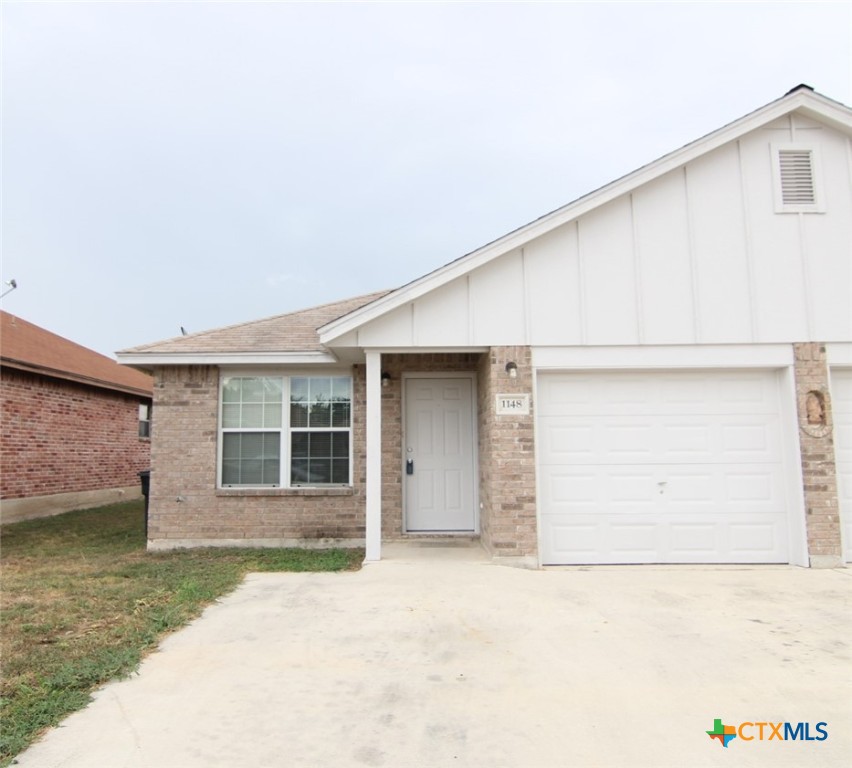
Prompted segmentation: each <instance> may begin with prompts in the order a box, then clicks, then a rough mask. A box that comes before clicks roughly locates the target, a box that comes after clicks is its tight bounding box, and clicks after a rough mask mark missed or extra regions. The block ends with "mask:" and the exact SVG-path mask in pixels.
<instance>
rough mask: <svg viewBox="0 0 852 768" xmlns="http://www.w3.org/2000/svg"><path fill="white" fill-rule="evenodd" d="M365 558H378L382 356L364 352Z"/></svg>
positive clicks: (380, 486) (380, 505) (380, 489)
mask: <svg viewBox="0 0 852 768" xmlns="http://www.w3.org/2000/svg"><path fill="white" fill-rule="evenodd" d="M366 422H367V424H366V426H367V489H366V491H367V521H366V522H367V525H366V539H367V555H366V557H365V558H364V561H365V562H370V561H375V560H381V559H382V354H381V352H375V351H372V350H367V418H366Z"/></svg>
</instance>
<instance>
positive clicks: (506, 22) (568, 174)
mask: <svg viewBox="0 0 852 768" xmlns="http://www.w3.org/2000/svg"><path fill="white" fill-rule="evenodd" d="M0 13H1V14H2V40H0V42H2V160H3V165H2V243H0V244H1V245H2V279H3V280H4V281H8V280H10V279H12V278H15V279H16V280H17V282H18V285H19V287H18V289H17V290H16V291H14V292H12V293H11V294H9V295H7V296H6V297H5V298H4V299H3V300H2V308H3V309H5V310H6V311H7V312H11V313H13V314H15V315H18V316H20V317H22V318H24V319H26V320H29V321H31V322H33V323H36V324H37V325H40V326H42V327H45V328H47V329H48V330H51V331H53V332H55V333H58V334H60V335H62V336H65V337H66V338H69V339H71V340H73V341H76V342H78V343H80V344H83V345H85V346H88V347H91V348H92V349H95V350H97V351H98V352H101V353H104V354H110V355H111V354H112V353H113V352H114V351H115V350H119V349H124V348H127V347H131V346H135V345H137V344H143V343H147V342H151V341H156V340H159V339H164V338H168V337H171V336H175V335H179V333H180V327H181V326H185V327H186V328H187V330H188V331H191V332H192V331H200V330H205V329H209V328H214V327H218V326H222V325H229V324H232V323H236V322H242V321H246V320H253V319H258V318H261V317H266V316H269V315H275V314H280V313H283V312H289V311H293V310H296V309H300V308H304V307H308V306H312V305H315V304H321V303H325V302H328V301H335V300H338V299H343V298H347V297H350V296H355V295H359V294H362V293H368V292H371V291H374V290H379V289H384V288H394V287H398V286H400V285H403V284H405V283H407V282H409V281H410V280H413V279H415V278H417V277H419V276H421V275H423V274H425V273H427V272H430V271H431V270H433V269H435V268H437V267H440V266H442V265H443V264H445V263H447V262H449V261H452V260H453V259H456V258H458V257H459V256H461V255H463V254H465V253H467V252H469V251H471V250H473V249H475V248H477V247H479V246H481V245H483V244H484V243H486V242H489V241H491V240H493V239H495V238H497V237H500V236H501V235H503V234H505V233H506V232H508V231H510V230H512V229H515V228H516V227H518V226H521V225H523V224H525V223H527V222H529V221H531V220H532V219H535V218H537V217H538V216H540V215H542V214H544V213H547V212H548V211H551V210H553V209H555V208H558V207H560V206H562V205H564V204H565V203H568V202H570V201H571V200H573V199H575V198H577V197H579V196H581V195H583V194H585V193H587V192H589V191H591V190H593V189H595V188H597V187H599V186H601V185H603V184H606V183H607V182H609V181H611V180H613V179H615V178H617V177H619V176H622V175H623V174H625V173H628V172H630V171H632V170H634V169H635V168H637V167H639V166H641V165H643V164H645V163H647V162H649V161H651V160H654V159H656V158H657V157H659V156H660V155H662V154H665V153H667V152H669V151H671V150H673V149H676V148H678V147H680V146H682V145H683V144H685V143H687V142H689V141H692V140H694V139H696V138H698V137H700V136H702V135H704V134H706V133H708V132H710V131H713V130H715V129H716V128H719V127H721V126H722V125H723V124H725V123H727V122H730V121H731V120H734V119H737V118H738V117H741V116H742V115H744V114H745V113H747V112H749V111H751V110H753V109H756V108H758V107H760V106H763V105H764V104H766V103H768V102H770V101H772V100H774V99H776V98H778V97H780V96H782V95H783V94H784V93H785V92H786V91H788V90H789V89H790V88H792V87H793V86H795V85H797V84H798V83H801V82H806V83H808V84H810V85H812V86H814V87H815V88H816V89H817V91H819V92H821V93H823V94H825V95H826V96H829V97H831V98H833V99H836V100H838V101H842V102H844V103H846V104H850V105H852V4H850V3H848V2H846V3H820V2H806V3H720V2H714V3H707V4H702V3H671V4H667V3H654V4H650V3H648V4H645V3H638V2H631V3H625V4H621V3H590V4H585V3H486V2H479V3H437V2H430V3H393V2H389V3H357V2H346V3H322V4H320V3H305V4H303V3H277V2H266V3H251V2H233V3H224V2H217V3H205V2H186V3H183V2H98V3H94V2H91V3H75V2H57V3H49V2H41V3H35V2H21V3H18V2H9V0H5V2H3V3H2V6H0ZM3 287H4V289H5V287H6V286H3ZM0 343H2V340H0Z"/></svg>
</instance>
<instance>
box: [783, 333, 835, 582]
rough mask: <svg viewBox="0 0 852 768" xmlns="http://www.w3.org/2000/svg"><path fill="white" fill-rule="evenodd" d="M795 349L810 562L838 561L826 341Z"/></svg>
mask: <svg viewBox="0 0 852 768" xmlns="http://www.w3.org/2000/svg"><path fill="white" fill-rule="evenodd" d="M793 348H794V351H795V359H796V363H795V376H796V401H797V406H798V422H799V446H800V451H801V456H802V477H803V480H804V492H805V510H806V517H805V520H806V525H807V532H808V554H809V555H810V560H811V565H815V566H823V567H825V566H828V567H832V566H838V565H841V564H842V558H841V551H840V549H841V545H840V517H839V500H838V494H837V469H836V466H835V461H834V441H833V424H834V422H833V418H832V410H831V395H830V392H829V382H828V365H827V364H826V356H825V345H824V344H819V343H815V342H807V343H801V344H794V345H793Z"/></svg>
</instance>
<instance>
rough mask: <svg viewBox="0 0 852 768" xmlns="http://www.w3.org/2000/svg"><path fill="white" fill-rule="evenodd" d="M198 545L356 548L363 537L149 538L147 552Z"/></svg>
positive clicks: (197, 546)
mask: <svg viewBox="0 0 852 768" xmlns="http://www.w3.org/2000/svg"><path fill="white" fill-rule="evenodd" d="M199 547H230V548H234V547H248V548H266V549H282V548H296V549H357V548H359V547H364V539H149V540H148V551H149V552H166V551H168V550H170V549H198V548H199Z"/></svg>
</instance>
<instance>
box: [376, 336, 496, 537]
mask: <svg viewBox="0 0 852 768" xmlns="http://www.w3.org/2000/svg"><path fill="white" fill-rule="evenodd" d="M480 357H481V355H479V354H474V353H466V352H464V353H436V354H429V353H426V354H414V355H402V354H388V355H382V371H383V372H386V373H389V374H390V377H391V379H390V381H389V382H388V386H386V387H382V538H384V539H397V538H399V537H400V536H401V535H402V529H403V525H402V467H403V455H402V420H403V414H402V375H403V373H464V372H475V371H476V370H477V367H478V363H479V358H480Z"/></svg>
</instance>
